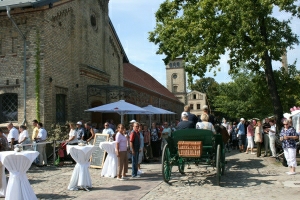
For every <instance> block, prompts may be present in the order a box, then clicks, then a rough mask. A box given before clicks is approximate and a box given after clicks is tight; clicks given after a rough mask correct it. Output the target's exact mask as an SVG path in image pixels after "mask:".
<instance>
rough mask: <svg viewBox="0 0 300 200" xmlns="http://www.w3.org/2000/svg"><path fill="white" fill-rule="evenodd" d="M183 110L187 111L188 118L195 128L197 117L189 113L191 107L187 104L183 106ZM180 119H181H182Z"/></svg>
mask: <svg viewBox="0 0 300 200" xmlns="http://www.w3.org/2000/svg"><path fill="white" fill-rule="evenodd" d="M183 112H187V113H188V120H189V121H191V122H193V125H194V128H195V127H196V124H197V122H198V117H197V116H196V115H194V114H192V113H191V107H190V106H189V105H186V106H184V110H183ZM180 121H182V119H181V120H180Z"/></svg>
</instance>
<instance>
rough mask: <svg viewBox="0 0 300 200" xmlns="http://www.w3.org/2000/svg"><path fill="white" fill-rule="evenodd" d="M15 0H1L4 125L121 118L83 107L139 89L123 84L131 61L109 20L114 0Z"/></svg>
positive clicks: (125, 96)
mask: <svg viewBox="0 0 300 200" xmlns="http://www.w3.org/2000/svg"><path fill="white" fill-rule="evenodd" d="M9 2H12V1H1V2H0V27H1V29H0V74H1V76H0V123H7V122H9V121H12V122H14V123H15V124H19V125H20V124H24V123H25V124H31V121H32V120H33V119H39V120H40V121H41V122H43V123H44V124H45V127H46V128H49V127H50V126H51V124H53V123H62V124H63V123H65V122H66V121H73V122H76V121H77V120H79V119H83V120H84V121H92V122H93V123H97V124H99V123H103V120H105V119H115V121H116V122H118V121H117V120H118V119H119V117H118V115H117V114H101V113H88V112H85V110H87V109H88V108H91V107H95V106H99V105H102V104H106V103H110V102H114V101H118V100H120V99H125V100H127V99H133V98H132V97H131V96H130V95H134V94H135V93H134V92H133V91H134V90H133V89H132V88H127V87H124V80H123V79H124V74H123V67H124V66H123V64H124V63H129V60H128V58H127V56H126V53H125V52H124V49H123V47H122V44H121V42H120V41H119V39H118V36H117V34H116V32H115V30H114V27H113V25H112V23H111V21H110V19H109V13H108V12H109V10H108V4H109V0H39V1H35V0H31V1H30V0H28V1H26V3H15V4H9ZM15 2H17V1H15ZM6 5H8V6H10V7H11V10H10V12H9V13H10V16H11V18H9V17H8V14H7V10H6ZM14 22H15V25H14ZM24 46H25V48H24ZM25 54H26V55H25ZM24 55H25V56H24ZM128 87H131V86H128ZM132 87H133V86H132ZM147 92H149V91H147ZM151 94H153V93H149V95H150V96H151ZM171 101H172V100H171ZM162 102H163V100H162ZM178 102H179V101H177V102H174V101H173V103H174V104H175V105H177V106H178ZM132 103H135V104H136V102H132ZM164 104H166V105H169V102H168V101H166V102H165V103H164ZM143 105H144V104H143ZM156 105H157V104H156ZM179 105H181V104H180V102H179ZM174 107H176V106H174Z"/></svg>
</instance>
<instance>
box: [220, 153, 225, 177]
mask: <svg viewBox="0 0 300 200" xmlns="http://www.w3.org/2000/svg"><path fill="white" fill-rule="evenodd" d="M221 157H222V159H221V161H222V162H221V175H222V176H223V175H224V173H225V163H226V161H225V149H224V148H223V149H222V155H221Z"/></svg>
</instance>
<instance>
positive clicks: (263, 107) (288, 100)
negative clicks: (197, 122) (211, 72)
mask: <svg viewBox="0 0 300 200" xmlns="http://www.w3.org/2000/svg"><path fill="white" fill-rule="evenodd" d="M274 75H275V79H276V82H277V83H278V92H279V96H280V99H281V102H282V106H283V110H284V112H290V111H289V109H290V108H291V107H293V106H294V105H300V104H299V98H298V96H299V92H300V81H299V80H300V72H299V71H297V70H296V67H295V66H294V65H291V66H289V70H288V73H286V71H284V70H276V71H274ZM267 89H268V88H267V85H266V83H265V80H264V75H263V73H261V72H258V73H253V72H249V71H247V70H244V71H241V72H239V73H237V74H235V75H234V76H233V81H232V82H229V83H222V84H220V85H219V87H218V93H219V95H218V96H216V97H215V101H214V103H213V106H214V107H215V109H216V110H217V111H219V112H221V113H223V114H224V116H229V117H230V118H232V119H238V118H240V117H244V118H246V119H250V118H253V117H256V118H260V119H263V118H265V117H267V116H271V115H273V114H272V104H271V99H270V98H269V95H268V93H267V92H266V91H267Z"/></svg>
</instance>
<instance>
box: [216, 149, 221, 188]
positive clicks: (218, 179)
mask: <svg viewBox="0 0 300 200" xmlns="http://www.w3.org/2000/svg"><path fill="white" fill-rule="evenodd" d="M220 156H221V147H220V145H219V144H218V147H217V157H216V168H217V184H218V185H220V180H221V159H220Z"/></svg>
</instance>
